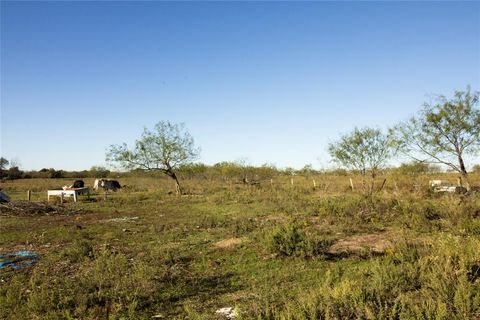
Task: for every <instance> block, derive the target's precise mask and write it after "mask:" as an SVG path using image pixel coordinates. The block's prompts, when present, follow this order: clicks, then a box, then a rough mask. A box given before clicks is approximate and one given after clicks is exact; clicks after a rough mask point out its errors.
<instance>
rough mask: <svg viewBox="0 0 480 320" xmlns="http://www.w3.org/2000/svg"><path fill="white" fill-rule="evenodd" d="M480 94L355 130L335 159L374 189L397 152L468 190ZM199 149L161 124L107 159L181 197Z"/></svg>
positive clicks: (336, 148) (332, 150) (334, 151)
mask: <svg viewBox="0 0 480 320" xmlns="http://www.w3.org/2000/svg"><path fill="white" fill-rule="evenodd" d="M479 96H480V93H479V92H472V91H471V89H470V87H467V89H466V91H455V93H454V96H453V97H452V98H447V97H445V96H443V95H439V96H437V97H436V99H435V101H434V102H433V103H425V104H424V105H423V107H422V108H421V109H420V110H419V111H418V113H417V114H416V115H415V116H412V117H411V118H410V119H407V120H405V121H403V122H400V123H399V124H397V125H396V126H394V127H392V128H390V129H389V130H388V131H387V132H383V131H382V130H380V129H378V128H369V127H365V128H355V129H354V130H353V131H352V132H350V133H346V134H344V135H342V136H341V137H340V138H339V139H338V140H337V141H335V142H334V143H331V144H329V146H328V152H329V154H330V156H331V157H332V160H333V161H334V162H336V163H337V164H338V165H339V166H340V167H341V168H346V169H349V170H354V171H356V172H360V174H361V175H362V176H363V177H364V179H365V177H366V176H367V174H368V175H370V177H371V183H372V189H373V183H374V179H375V177H376V175H377V173H378V170H379V169H381V168H383V167H385V165H386V164H387V162H388V161H389V160H390V159H391V158H392V157H393V156H394V155H397V154H403V155H405V156H408V157H409V158H411V159H412V160H414V161H416V162H417V163H419V164H439V165H445V166H447V167H449V168H450V169H451V170H453V171H456V172H458V173H460V174H461V176H462V177H463V178H464V181H465V184H466V187H467V190H468V189H470V180H469V176H468V171H467V165H466V164H465V156H466V155H476V154H478V152H479V150H480V110H479V109H478V102H479ZM199 153H200V149H199V148H197V147H195V145H194V140H193V137H192V136H191V135H190V134H189V132H188V131H187V130H186V128H185V125H184V124H174V123H170V122H169V121H160V122H159V123H157V124H156V125H155V127H154V128H153V130H149V129H147V128H145V129H144V131H143V133H142V135H141V137H140V138H139V139H138V140H136V141H135V144H134V146H133V147H132V148H129V147H128V146H127V144H125V143H123V144H121V145H111V146H110V148H109V149H108V151H107V155H106V159H107V161H108V162H110V163H115V164H119V165H120V166H121V167H122V168H124V169H128V170H134V169H136V170H144V171H158V172H161V173H163V174H165V175H167V176H169V177H170V178H172V179H173V180H174V181H175V186H176V192H177V194H181V193H182V188H181V186H180V182H179V180H178V176H177V174H176V172H177V171H178V169H179V168H180V167H185V166H187V165H189V164H190V163H192V162H193V161H195V160H196V159H197V158H198V156H199Z"/></svg>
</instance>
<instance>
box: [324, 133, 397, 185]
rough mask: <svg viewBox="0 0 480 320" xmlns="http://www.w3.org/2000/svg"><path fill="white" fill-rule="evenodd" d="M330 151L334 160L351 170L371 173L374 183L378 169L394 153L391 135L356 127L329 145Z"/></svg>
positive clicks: (363, 173) (363, 174)
mask: <svg viewBox="0 0 480 320" xmlns="http://www.w3.org/2000/svg"><path fill="white" fill-rule="evenodd" d="M328 152H329V153H330V156H331V157H332V159H333V161H335V162H336V163H338V164H339V165H340V166H342V167H345V168H347V169H350V170H356V171H358V172H360V173H361V174H362V176H363V182H364V183H365V177H366V175H367V173H368V172H369V173H370V176H371V178H372V184H371V187H370V192H372V191H373V184H374V179H375V176H376V175H377V172H378V169H379V168H381V167H382V166H383V165H384V164H385V163H386V162H387V160H388V159H390V157H391V156H392V154H393V150H392V147H391V144H390V141H389V137H388V136H387V135H385V134H383V133H382V131H381V130H379V129H372V128H363V129H358V128H355V130H353V132H351V133H348V134H345V135H343V136H342V137H340V139H339V140H338V141H336V142H334V143H330V144H329V145H328Z"/></svg>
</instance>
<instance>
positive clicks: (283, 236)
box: [267, 222, 333, 257]
mask: <svg viewBox="0 0 480 320" xmlns="http://www.w3.org/2000/svg"><path fill="white" fill-rule="evenodd" d="M332 243H333V241H332V240H329V239H323V238H321V237H318V236H314V235H312V234H308V233H307V232H306V231H305V230H304V228H303V226H301V225H300V224H299V223H297V222H292V223H289V224H285V225H282V226H279V227H276V228H275V229H274V230H273V231H271V233H269V234H268V235H267V244H268V247H269V249H270V251H272V252H273V253H276V254H279V255H283V256H298V257H314V256H322V255H324V254H325V253H326V250H327V249H328V247H330V245H331V244H332Z"/></svg>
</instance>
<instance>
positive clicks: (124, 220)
mask: <svg viewBox="0 0 480 320" xmlns="http://www.w3.org/2000/svg"><path fill="white" fill-rule="evenodd" d="M138 219H140V218H139V217H122V218H113V219H108V220H105V221H107V222H129V221H133V220H138Z"/></svg>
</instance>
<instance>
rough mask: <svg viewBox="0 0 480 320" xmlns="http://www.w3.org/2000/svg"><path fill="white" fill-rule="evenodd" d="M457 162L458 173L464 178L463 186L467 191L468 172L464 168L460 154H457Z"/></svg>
mask: <svg viewBox="0 0 480 320" xmlns="http://www.w3.org/2000/svg"><path fill="white" fill-rule="evenodd" d="M458 164H459V165H460V173H461V174H462V177H463V178H464V179H465V187H466V188H467V190H468V191H470V180H469V179H468V172H467V170H466V169H465V163H464V162H463V158H462V156H461V155H458Z"/></svg>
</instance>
